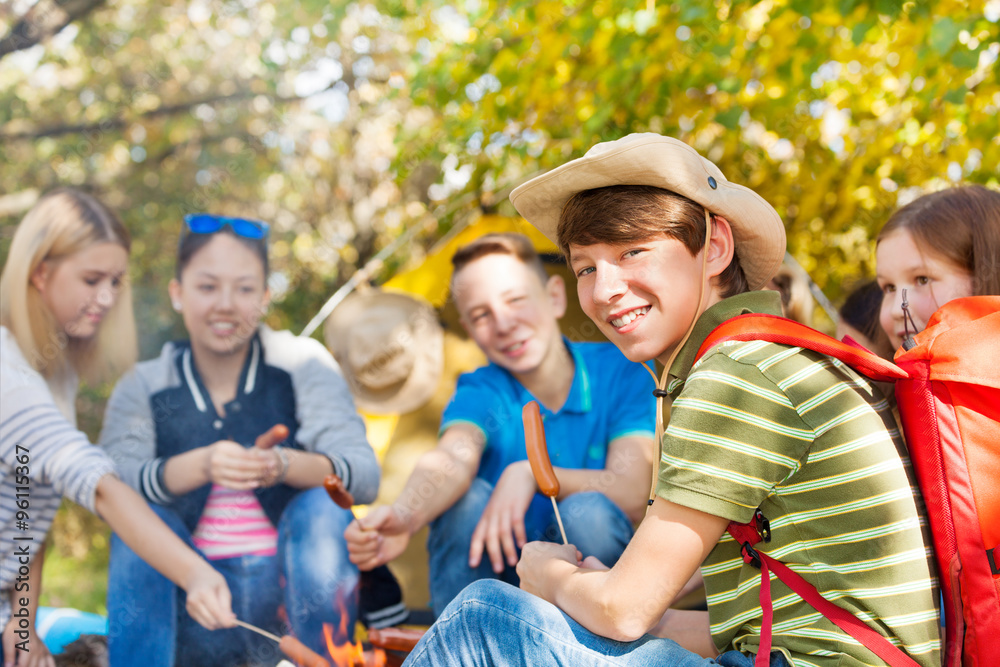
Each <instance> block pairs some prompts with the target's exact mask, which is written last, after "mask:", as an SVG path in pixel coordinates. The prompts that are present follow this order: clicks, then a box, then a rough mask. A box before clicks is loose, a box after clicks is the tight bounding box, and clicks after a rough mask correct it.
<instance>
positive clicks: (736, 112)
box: [715, 107, 743, 130]
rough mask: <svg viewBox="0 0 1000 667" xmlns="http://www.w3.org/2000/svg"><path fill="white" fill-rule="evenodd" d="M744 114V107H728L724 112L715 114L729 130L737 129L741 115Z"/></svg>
mask: <svg viewBox="0 0 1000 667" xmlns="http://www.w3.org/2000/svg"><path fill="white" fill-rule="evenodd" d="M742 115H743V109H741V108H740V107H733V108H732V109H726V110H725V111H723V112H722V113H717V114H715V121H716V122H717V123H719V124H720V125H722V126H723V127H724V128H726V129H727V130H735V129H736V127H737V126H738V125H739V124H740V116H742Z"/></svg>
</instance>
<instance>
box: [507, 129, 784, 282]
mask: <svg viewBox="0 0 1000 667" xmlns="http://www.w3.org/2000/svg"><path fill="white" fill-rule="evenodd" d="M609 185H652V186H655V187H658V188H663V189H665V190H670V191H671V192H676V193H677V194H679V195H683V196H685V197H687V198H688V199H690V200H692V201H695V202H697V203H699V204H701V205H702V206H704V207H705V208H706V209H708V210H709V211H710V212H711V213H714V214H716V215H721V216H722V217H724V218H725V219H726V220H728V221H729V223H730V225H732V228H733V237H734V239H735V241H736V251H737V254H738V255H739V258H740V266H741V267H743V273H744V274H745V275H746V277H747V282H748V283H749V284H750V289H752V290H756V289H760V288H762V287H764V286H765V285H766V284H767V281H768V280H770V279H771V276H773V275H774V274H775V273H776V272H777V270H778V267H779V266H781V261H782V259H784V257H785V226H784V225H783V224H782V222H781V217H780V216H779V215H778V212H777V211H775V210H774V207H772V206H771V205H770V204H768V203H767V202H766V201H764V199H763V198H762V197H761V196H760V195H758V194H757V193H756V192H754V191H753V190H751V189H749V188H746V187H743V186H742V185H737V184H735V183H730V182H729V181H728V180H727V179H726V177H725V176H723V175H722V172H721V171H719V168H718V167H716V166H715V165H714V164H713V163H712V162H709V161H708V160H706V159H705V158H703V157H702V156H701V155H699V154H698V152H697V151H695V150H694V149H693V148H691V147H690V146H688V145H687V144H685V143H684V142H682V141H678V140H677V139H674V138H672V137H665V136H662V135H659V134H653V133H642V134H630V135H628V136H626V137H622V138H621V139H618V140H616V141H607V142H604V143H600V144H597V145H596V146H594V147H593V148H591V149H590V150H589V151H587V153H586V155H584V156H583V157H581V158H578V159H576V160H573V161H572V162H567V163H566V164H564V165H562V166H561V167H558V168H556V169H553V170H552V171H550V172H548V173H546V174H542V175H541V176H538V177H536V178H533V179H531V180H530V181H528V182H527V183H524V184H522V185H520V186H518V187H517V188H515V189H514V191H513V192H511V193H510V202H511V203H512V204H513V205H514V208H516V209H517V212H518V213H520V214H521V215H522V216H523V217H524V219H525V220H527V221H528V222H530V223H531V224H533V225H534V226H535V227H537V228H538V230H539V231H540V232H542V233H543V234H545V236H547V237H548V238H550V239H552V240H553V241H555V242H556V243H558V242H559V240H558V234H557V231H556V230H557V228H558V225H559V216H560V215H561V214H562V210H563V208H564V207H565V206H566V203H567V202H568V201H569V200H570V199H571V198H572V197H573V195H575V194H577V193H578V192H583V191H584V190H592V189H594V188H603V187H606V186H609Z"/></svg>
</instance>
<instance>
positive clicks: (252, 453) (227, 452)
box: [205, 440, 279, 491]
mask: <svg viewBox="0 0 1000 667" xmlns="http://www.w3.org/2000/svg"><path fill="white" fill-rule="evenodd" d="M206 449H207V450H208V457H207V459H206V462H205V465H206V471H205V472H206V475H207V476H208V478H209V479H210V480H211V481H212V482H214V483H215V484H218V485H220V486H224V487H226V488H228V489H235V490H237V491H243V490H247V489H256V488H257V487H259V486H261V483H262V481H263V480H265V479H268V478H269V477H270V476H272V475H274V474H275V471H276V470H277V466H278V465H279V461H278V459H277V455H276V454H275V453H273V452H265V451H262V450H251V449H247V448H246V447H243V446H242V445H240V444H239V443H236V442H233V441H232V440H219V441H218V442H216V443H213V444H211V445H209V446H208V447H207V448H206Z"/></svg>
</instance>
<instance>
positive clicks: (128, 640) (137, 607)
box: [107, 505, 192, 667]
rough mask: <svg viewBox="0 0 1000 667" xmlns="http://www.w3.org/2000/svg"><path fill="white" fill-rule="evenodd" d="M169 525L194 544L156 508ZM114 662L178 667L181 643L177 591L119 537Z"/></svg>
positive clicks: (112, 588) (112, 591)
mask: <svg viewBox="0 0 1000 667" xmlns="http://www.w3.org/2000/svg"><path fill="white" fill-rule="evenodd" d="M150 507H151V508H152V510H153V512H155V513H156V515H157V516H159V517H160V518H161V519H162V520H163V521H164V523H166V524H167V526H169V527H170V529H171V530H173V531H174V532H175V533H177V535H178V536H179V537H180V538H181V539H182V540H184V542H185V543H186V544H187V545H188V546H192V544H191V535H190V533H189V532H188V530H187V528H186V527H185V526H184V523H183V522H182V521H181V520H180V517H178V516H177V514H176V513H174V512H173V511H172V510H169V509H166V508H164V507H161V506H159V505H150ZM107 602H108V658H109V660H110V663H111V664H112V665H114V666H115V667H133V666H135V667H173V665H174V647H175V644H176V641H177V611H178V607H177V605H178V599H177V587H176V586H174V584H173V582H171V581H170V580H169V579H167V578H166V577H164V576H163V575H162V574H160V573H159V572H157V571H156V570H154V569H153V568H152V567H150V566H149V565H147V564H146V561H144V560H143V559H142V558H140V557H139V556H138V555H137V554H136V553H135V552H134V551H132V549H130V548H129V547H128V546H127V545H126V544H125V543H124V542H123V541H122V540H121V538H119V537H118V535H115V534H112V535H111V562H110V566H109V568H108V598H107Z"/></svg>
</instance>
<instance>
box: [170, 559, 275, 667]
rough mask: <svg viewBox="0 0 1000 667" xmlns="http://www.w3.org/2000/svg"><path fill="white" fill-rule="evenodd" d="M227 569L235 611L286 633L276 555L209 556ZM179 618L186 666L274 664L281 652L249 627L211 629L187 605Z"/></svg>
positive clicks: (180, 659) (181, 653)
mask: <svg viewBox="0 0 1000 667" xmlns="http://www.w3.org/2000/svg"><path fill="white" fill-rule="evenodd" d="M209 562H210V563H211V564H212V567H214V568H215V569H216V570H218V571H219V572H220V573H222V576H223V577H225V579H226V583H227V584H228V586H229V591H230V592H231V593H232V596H233V612H234V613H235V614H236V617H237V618H239V619H240V620H241V621H245V622H247V623H250V624H252V625H256V626H257V627H259V628H262V629H264V630H267V631H268V632H271V633H274V634H281V632H282V624H281V622H280V619H279V618H278V606H279V605H280V604H281V590H280V588H279V587H278V558H277V556H253V555H248V556H236V557H234V558H224V559H219V560H213V561H209ZM179 599H180V600H181V603H182V604H181V613H180V616H179V618H178V620H177V627H178V631H177V648H176V655H177V663H176V664H177V665H178V666H180V665H184V666H185V667H243V666H244V665H246V666H250V667H271V666H272V665H274V664H276V663H277V662H278V661H279V660H281V658H282V655H281V653H280V652H279V651H278V649H277V646H275V643H274V642H273V641H270V640H268V639H266V638H264V637H261V636H260V635H258V634H256V633H254V632H251V631H249V630H247V629H245V628H239V627H237V628H228V629H220V630H206V629H205V628H203V627H201V626H200V625H198V623H197V622H196V621H195V620H194V619H193V618H191V617H190V616H189V615H188V614H187V613H186V612H185V611H184V610H183V602H184V600H185V598H184V593H183V592H181V593H180V598H179Z"/></svg>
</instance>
